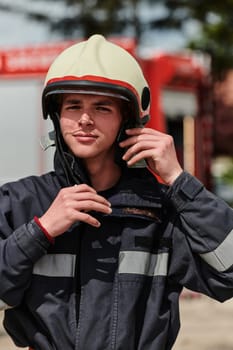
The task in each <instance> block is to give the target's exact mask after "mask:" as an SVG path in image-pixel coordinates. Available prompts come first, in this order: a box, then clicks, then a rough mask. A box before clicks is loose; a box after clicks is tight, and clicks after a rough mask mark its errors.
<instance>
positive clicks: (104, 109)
mask: <svg viewBox="0 0 233 350" xmlns="http://www.w3.org/2000/svg"><path fill="white" fill-rule="evenodd" d="M96 109H97V111H101V112H110V111H111V109H110V108H108V107H105V106H98V107H96Z"/></svg>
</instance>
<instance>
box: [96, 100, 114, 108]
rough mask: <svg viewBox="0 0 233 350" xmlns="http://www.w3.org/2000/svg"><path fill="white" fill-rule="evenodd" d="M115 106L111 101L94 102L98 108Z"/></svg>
mask: <svg viewBox="0 0 233 350" xmlns="http://www.w3.org/2000/svg"><path fill="white" fill-rule="evenodd" d="M113 104H114V103H113V101H112V100H110V99H103V100H99V101H96V102H94V105H96V106H99V105H106V106H112V105H113Z"/></svg>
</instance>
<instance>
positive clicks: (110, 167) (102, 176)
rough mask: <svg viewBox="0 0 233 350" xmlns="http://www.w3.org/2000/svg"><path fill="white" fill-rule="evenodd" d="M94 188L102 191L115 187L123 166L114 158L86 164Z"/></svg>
mask: <svg viewBox="0 0 233 350" xmlns="http://www.w3.org/2000/svg"><path fill="white" fill-rule="evenodd" d="M85 166H86V168H87V171H88V175H89V178H90V180H91V184H92V186H93V188H94V189H95V190H96V191H98V192H100V191H104V190H107V189H109V188H111V187H113V186H114V185H115V184H116V183H117V182H118V180H119V178H120V176H121V168H120V167H119V166H118V165H117V164H116V163H115V162H114V161H113V160H106V159H105V160H104V161H102V162H100V161H91V162H87V163H86V164H85Z"/></svg>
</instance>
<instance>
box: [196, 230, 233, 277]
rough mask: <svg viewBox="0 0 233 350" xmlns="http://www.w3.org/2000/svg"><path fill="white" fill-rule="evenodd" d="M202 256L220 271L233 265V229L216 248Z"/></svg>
mask: <svg viewBox="0 0 233 350" xmlns="http://www.w3.org/2000/svg"><path fill="white" fill-rule="evenodd" d="M200 256H201V257H202V259H203V260H205V261H206V262H207V263H208V264H209V265H210V266H212V267H213V268H214V269H215V270H217V271H219V272H223V271H226V270H227V269H229V267H231V266H232V265H233V230H231V232H230V233H229V234H228V235H227V237H226V238H225V239H224V241H223V242H222V243H221V244H220V245H219V246H218V247H217V248H216V249H215V250H213V251H212V252H209V253H204V254H200Z"/></svg>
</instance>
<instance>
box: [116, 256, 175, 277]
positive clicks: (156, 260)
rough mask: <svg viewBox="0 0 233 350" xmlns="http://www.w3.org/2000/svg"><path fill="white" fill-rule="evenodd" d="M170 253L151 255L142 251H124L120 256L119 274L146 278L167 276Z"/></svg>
mask: <svg viewBox="0 0 233 350" xmlns="http://www.w3.org/2000/svg"><path fill="white" fill-rule="evenodd" d="M167 265H168V253H160V254H151V253H148V252H140V251H122V252H120V256H119V269H118V273H132V274H139V275H145V276H166V275H167Z"/></svg>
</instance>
